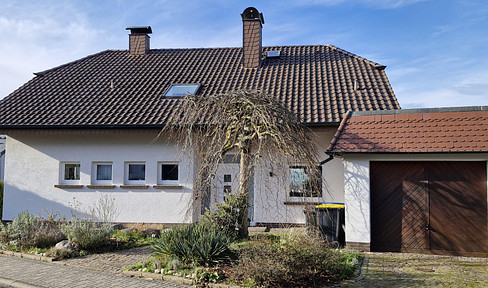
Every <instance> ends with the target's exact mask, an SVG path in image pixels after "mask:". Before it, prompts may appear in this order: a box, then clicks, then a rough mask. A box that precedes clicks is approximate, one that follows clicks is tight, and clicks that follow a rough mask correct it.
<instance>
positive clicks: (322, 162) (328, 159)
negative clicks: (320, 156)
mask: <svg viewBox="0 0 488 288" xmlns="http://www.w3.org/2000/svg"><path fill="white" fill-rule="evenodd" d="M332 159H334V155H332V154H330V155H329V158H327V159H325V160H322V161H320V166H322V165H324V164H325V163H327V162H329V161H330V160H332Z"/></svg>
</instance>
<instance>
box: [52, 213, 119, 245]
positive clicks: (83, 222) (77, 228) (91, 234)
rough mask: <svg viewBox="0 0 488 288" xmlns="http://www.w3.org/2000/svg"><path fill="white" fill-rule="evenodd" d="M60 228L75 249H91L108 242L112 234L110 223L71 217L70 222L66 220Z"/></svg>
mask: <svg viewBox="0 0 488 288" xmlns="http://www.w3.org/2000/svg"><path fill="white" fill-rule="evenodd" d="M61 230H62V231H63V233H64V234H65V235H66V237H68V240H69V241H70V242H71V243H73V245H75V247H76V248H77V249H86V250H93V249H95V248H97V247H99V246H104V245H107V244H108V242H109V240H110V236H111V234H112V225H111V224H110V223H104V222H102V223H99V222H95V221H92V220H89V219H83V218H77V217H73V219H72V220H71V222H66V223H64V224H63V225H62V226H61Z"/></svg>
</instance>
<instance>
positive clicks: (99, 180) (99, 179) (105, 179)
mask: <svg viewBox="0 0 488 288" xmlns="http://www.w3.org/2000/svg"><path fill="white" fill-rule="evenodd" d="M112 167H113V165H112V162H93V163H92V175H91V176H92V178H91V179H92V184H112V179H113V176H112Z"/></svg>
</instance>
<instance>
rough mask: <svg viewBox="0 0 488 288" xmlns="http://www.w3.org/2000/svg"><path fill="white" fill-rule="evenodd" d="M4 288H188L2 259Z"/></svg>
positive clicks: (0, 283) (0, 268)
mask: <svg viewBox="0 0 488 288" xmlns="http://www.w3.org/2000/svg"><path fill="white" fill-rule="evenodd" d="M0 287H23V288H34V287H39V288H40V287H43V288H47V287H49V288H51V287H52V288H56V287H59V288H65V287H97V288H98V287H168V288H170V287H171V288H180V287H181V288H183V287H188V286H185V285H180V284H174V283H170V282H164V281H161V280H153V281H148V280H145V279H138V278H130V277H127V276H124V275H121V274H112V273H107V272H101V271H93V270H86V269H82V268H77V267H68V266H64V265H60V264H54V263H45V262H40V261H35V260H28V259H20V258H17V257H12V256H6V255H0Z"/></svg>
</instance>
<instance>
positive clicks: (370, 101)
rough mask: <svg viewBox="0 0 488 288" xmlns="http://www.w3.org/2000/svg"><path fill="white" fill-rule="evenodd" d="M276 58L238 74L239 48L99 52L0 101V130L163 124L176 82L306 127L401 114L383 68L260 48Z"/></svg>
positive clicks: (291, 49) (330, 50) (327, 51)
mask: <svg viewBox="0 0 488 288" xmlns="http://www.w3.org/2000/svg"><path fill="white" fill-rule="evenodd" d="M263 50H264V55H266V51H268V50H280V51H281V57H280V58H269V59H264V61H263V64H262V67H261V68H260V69H245V68H242V65H241V63H242V48H202V49H154V50H150V51H149V54H146V55H140V56H130V55H129V53H128V51H112V50H108V51H104V52H101V53H98V54H94V55H91V56H88V57H86V58H83V59H80V60H78V61H75V62H71V63H68V64H65V65H62V66H59V67H56V68H53V69H50V70H47V71H44V72H40V73H36V75H37V76H36V77H34V78H33V79H32V80H30V81H29V82H27V83H26V84H24V85H23V86H21V87H20V88H19V89H17V90H16V91H14V92H13V93H12V94H10V95H9V96H7V97H6V98H5V99H3V100H2V101H1V102H0V128H13V127H17V128H19V127H53V126H54V127H91V126H93V127H102V126H103V127H129V126H146V127H147V126H154V127H159V126H162V125H164V122H165V119H167V117H168V115H169V113H171V111H172V110H174V109H175V107H176V106H177V105H178V100H175V99H167V98H165V97H164V96H163V95H164V93H165V91H166V90H167V89H168V88H169V87H170V85H171V84H174V83H201V84H202V89H201V90H200V92H199V94H202V95H212V94H221V93H228V92H231V91H234V90H239V89H261V90H263V91H264V92H266V93H268V94H269V95H271V96H273V97H276V98H278V99H279V100H281V101H282V102H283V103H284V104H285V105H286V107H288V108H289V109H290V110H292V111H294V112H295V113H296V114H297V115H298V116H299V118H300V119H301V120H302V121H303V122H304V123H306V124H310V125H314V124H315V125H329V124H338V123H339V122H340V120H341V117H342V115H343V114H344V113H345V112H346V111H347V110H357V111H363V110H385V109H399V108H400V106H399V104H398V102H397V100H396V97H395V95H394V93H393V90H392V88H391V86H390V84H389V82H388V79H387V77H386V74H385V71H384V68H385V66H381V65H379V64H377V63H374V62H371V61H368V60H366V59H364V58H361V57H358V56H356V55H354V54H351V53H349V52H346V51H344V50H341V49H339V48H337V47H334V46H331V45H317V46H278V47H264V49H263Z"/></svg>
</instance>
